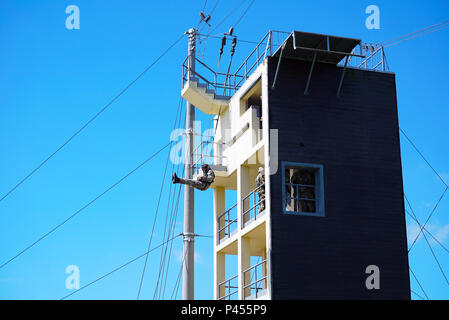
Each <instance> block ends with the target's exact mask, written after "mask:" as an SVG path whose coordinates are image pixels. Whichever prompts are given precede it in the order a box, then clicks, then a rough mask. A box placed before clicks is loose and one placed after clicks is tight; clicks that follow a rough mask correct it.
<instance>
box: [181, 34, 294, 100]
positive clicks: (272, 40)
mask: <svg viewBox="0 0 449 320" xmlns="http://www.w3.org/2000/svg"><path fill="white" fill-rule="evenodd" d="M289 35H290V32H284V31H277V30H270V31H268V32H267V34H266V35H265V36H264V37H263V38H262V40H261V41H260V42H259V43H258V44H257V45H256V47H255V48H254V49H253V51H251V53H250V54H249V55H248V56H247V58H246V59H245V60H244V61H243V62H242V64H241V65H240V66H239V67H238V68H237V71H235V72H234V73H229V74H226V73H222V72H216V71H214V70H212V69H211V68H210V67H209V66H207V65H206V64H205V63H204V62H202V61H201V60H199V59H198V58H196V57H192V59H194V62H195V70H194V71H193V70H190V71H191V72H190V77H191V78H198V80H201V81H202V82H203V83H204V85H205V88H206V89H209V90H213V92H214V93H215V94H219V93H221V92H223V93H222V95H224V96H232V95H233V94H234V93H235V92H236V91H237V90H238V89H239V88H240V87H241V85H242V84H243V82H245V80H246V79H248V77H249V75H250V74H251V73H252V72H253V71H254V70H255V69H256V68H257V67H258V66H259V65H260V64H261V63H262V61H263V60H264V59H265V57H267V56H271V55H272V54H273V53H274V52H276V50H277V49H278V48H279V47H280V46H281V44H282V43H283V42H284V40H285V39H287V37H288V36H289ZM188 75H189V57H186V58H185V59H184V61H183V63H182V87H184V85H185V83H186V82H187V81H189V80H190V79H188Z"/></svg>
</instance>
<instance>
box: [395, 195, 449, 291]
mask: <svg viewBox="0 0 449 320" xmlns="http://www.w3.org/2000/svg"><path fill="white" fill-rule="evenodd" d="M404 198H405V200H406V201H407V203H408V206H409V208H410V210H412V214H413V216H414V217H415V219H416V222H417V223H418V225H419V226H420V227H421V224H420V223H419V221H418V218H417V217H416V214H415V211H414V210H413V208H412V205H411V204H410V201H409V200H408V198H407V196H406V195H405V193H404ZM423 236H424V239H425V240H426V243H427V246H428V247H429V250H430V252H431V253H432V256H433V258H434V259H435V261H436V263H437V265H438V268H439V269H440V271H441V273H442V275H443V277H444V279H445V280H446V283H447V284H448V285H449V281H448V280H447V277H446V274H445V273H444V270H443V268H442V267H441V264H440V262H439V261H438V258H437V256H436V254H435V252H434V251H433V249H432V246H431V245H430V242H429V240H428V239H427V237H426V234H425V233H423Z"/></svg>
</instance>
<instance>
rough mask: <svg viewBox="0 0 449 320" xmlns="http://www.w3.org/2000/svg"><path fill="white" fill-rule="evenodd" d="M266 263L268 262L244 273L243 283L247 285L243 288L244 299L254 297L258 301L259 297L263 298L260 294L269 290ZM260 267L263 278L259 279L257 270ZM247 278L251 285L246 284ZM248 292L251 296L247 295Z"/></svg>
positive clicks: (264, 261)
mask: <svg viewBox="0 0 449 320" xmlns="http://www.w3.org/2000/svg"><path fill="white" fill-rule="evenodd" d="M266 262H267V260H263V261H261V262H259V263H257V264H255V265H254V266H252V267H249V268H248V269H246V270H244V271H243V283H245V285H244V286H243V292H244V294H243V296H244V299H246V298H248V297H254V298H256V299H257V298H258V297H260V296H262V295H261V294H260V293H259V292H261V291H264V290H266V288H267V275H266V274H267V273H266ZM259 267H260V269H261V270H260V275H261V276H260V277H259V278H258V270H257V268H259ZM253 274H254V280H253V278H252V277H251V275H253ZM247 277H249V283H246V279H247ZM248 290H249V294H248V295H247V294H246V292H247V291H248Z"/></svg>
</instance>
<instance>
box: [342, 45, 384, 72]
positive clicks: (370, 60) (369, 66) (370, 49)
mask: <svg viewBox="0 0 449 320" xmlns="http://www.w3.org/2000/svg"><path fill="white" fill-rule="evenodd" d="M352 53H353V54H358V55H360V56H363V57H359V56H349V57H348V63H347V66H348V67H354V68H358V69H365V70H378V71H389V70H390V68H389V66H388V63H387V58H386V56H385V50H384V47H383V46H382V45H380V44H374V43H361V44H359V45H358V46H357V47H356V48H354V50H353V51H352ZM344 64H345V59H343V60H342V61H341V62H340V63H339V64H338V65H339V66H343V65H344Z"/></svg>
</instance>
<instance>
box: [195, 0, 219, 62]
mask: <svg viewBox="0 0 449 320" xmlns="http://www.w3.org/2000/svg"><path fill="white" fill-rule="evenodd" d="M219 3H220V0H217V1H215V5H214V6H213V8H212V10H211V12H210V13H209V16H210V17H212V14H213V13H214V11H215V9H216V8H217V6H218V4H219ZM204 8H205V7H204ZM204 8H203V11H204ZM209 31H210V24H208V25H207V34H209ZM199 32H201V29H200V30H199ZM198 40H199V41H200V43H201V39H200V38H198ZM207 40H208V39H207V38H206V41H205V43H204V47H203V54H202V56H201V60H204V53H205V52H206V47H207Z"/></svg>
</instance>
